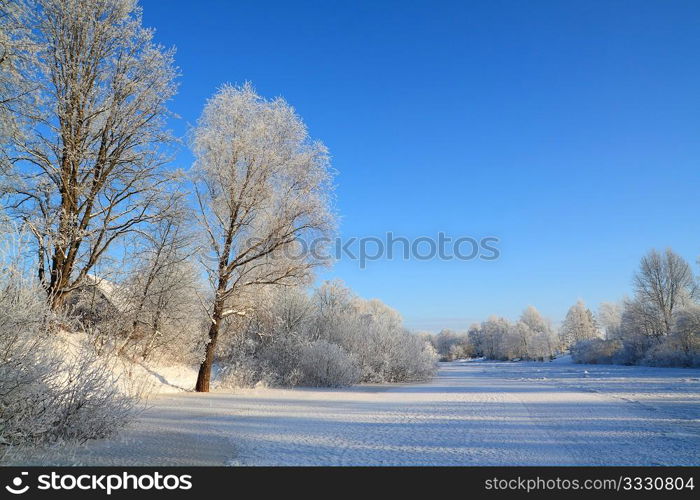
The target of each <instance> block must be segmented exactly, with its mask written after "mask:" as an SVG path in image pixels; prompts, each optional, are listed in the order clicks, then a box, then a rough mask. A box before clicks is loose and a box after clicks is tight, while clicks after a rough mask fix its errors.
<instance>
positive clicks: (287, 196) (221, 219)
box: [193, 84, 334, 392]
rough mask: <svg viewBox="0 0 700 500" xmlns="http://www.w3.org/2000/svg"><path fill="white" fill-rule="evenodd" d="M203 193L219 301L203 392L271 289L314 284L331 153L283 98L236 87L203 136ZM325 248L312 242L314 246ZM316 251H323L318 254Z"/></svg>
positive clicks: (225, 92) (199, 157)
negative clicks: (228, 328)
mask: <svg viewBox="0 0 700 500" xmlns="http://www.w3.org/2000/svg"><path fill="white" fill-rule="evenodd" d="M193 150H194V154H195V157H196V161H195V165H194V171H195V175H196V181H195V183H196V195H197V203H198V205H199V212H200V214H199V215H200V222H201V226H202V228H203V230H204V233H205V234H204V237H205V239H206V240H207V243H208V244H207V247H208V250H209V251H208V253H207V255H206V256H205V257H206V258H205V259H204V262H206V263H207V264H208V265H207V267H208V271H209V276H210V282H211V285H212V288H213V298H212V303H211V308H210V311H209V314H210V320H211V324H210V326H209V340H208V344H207V346H206V351H205V356H204V360H203V362H202V364H201V367H200V370H199V376H198V378H197V384H196V390H197V391H200V392H206V391H208V390H209V382H210V377H211V368H212V364H213V361H214V357H215V354H216V345H217V340H218V337H219V333H220V331H221V324H222V322H223V321H224V320H225V319H226V317H228V316H231V315H245V314H246V309H247V307H248V306H249V302H250V300H252V299H251V298H250V297H253V296H254V295H255V291H256V290H258V289H260V288H261V287H267V286H292V285H297V284H299V283H300V282H304V281H306V280H308V279H309V277H310V276H311V273H312V270H313V269H314V268H315V267H316V266H318V265H320V264H322V263H324V262H325V260H326V259H324V257H323V254H324V252H323V249H322V246H323V245H318V243H319V242H323V241H324V240H325V241H328V239H327V237H328V236H329V233H330V232H331V231H332V230H333V228H334V216H333V213H332V210H331V191H332V175H331V170H330V163H329V157H328V152H327V150H326V148H325V146H324V145H323V144H321V143H320V142H317V141H313V140H311V139H310V137H309V134H308V131H307V129H306V126H305V125H304V123H303V122H302V120H301V118H300V117H299V116H298V115H297V114H296V112H295V111H294V109H293V108H292V107H291V106H290V105H289V104H287V103H286V102H285V101H284V100H283V99H281V98H277V99H273V100H267V99H263V98H262V97H260V96H259V95H258V94H257V93H256V92H255V90H254V89H253V88H252V86H251V85H249V84H246V85H244V86H242V87H234V86H230V85H226V86H224V87H222V88H221V90H219V91H218V92H217V93H216V94H215V95H214V96H213V97H212V98H211V99H210V100H209V101H208V102H207V104H206V106H205V108H204V112H203V113H202V116H201V117H200V119H199V121H198V123H197V126H196V128H195V129H194V131H193ZM312 242H313V243H315V244H313V245H312V244H311V243H312ZM312 250H313V251H312Z"/></svg>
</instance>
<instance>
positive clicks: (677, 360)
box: [642, 335, 700, 367]
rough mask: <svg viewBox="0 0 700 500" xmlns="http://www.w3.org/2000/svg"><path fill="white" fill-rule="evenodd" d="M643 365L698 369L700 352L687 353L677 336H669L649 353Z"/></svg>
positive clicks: (696, 350) (697, 350)
mask: <svg viewBox="0 0 700 500" xmlns="http://www.w3.org/2000/svg"><path fill="white" fill-rule="evenodd" d="M642 364H645V365H649V366H676V367H698V366H700V350H699V349H695V350H693V351H691V352H686V351H685V350H684V349H683V347H682V345H681V342H680V339H679V338H678V337H677V336H676V335H669V336H668V337H666V338H664V339H663V340H662V341H661V342H659V344H657V345H655V346H654V347H652V348H651V349H649V350H648V351H647V353H646V356H644V359H643V360H642Z"/></svg>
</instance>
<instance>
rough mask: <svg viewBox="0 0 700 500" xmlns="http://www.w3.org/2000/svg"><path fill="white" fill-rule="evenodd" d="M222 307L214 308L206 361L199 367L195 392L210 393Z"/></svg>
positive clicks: (205, 355) (205, 356)
mask: <svg viewBox="0 0 700 500" xmlns="http://www.w3.org/2000/svg"><path fill="white" fill-rule="evenodd" d="M220 311H221V307H220V306H219V305H218V304H217V305H216V306H215V307H214V314H213V315H212V323H211V326H210V327H209V343H208V344H207V348H206V352H205V354H204V361H202V364H201V366H200V367H199V374H198V375H197V385H196V386H195V388H194V390H195V391H197V392H209V381H210V380H211V367H212V365H213V364H214V354H215V353H216V341H217V339H218V337H219V325H220V324H221V312H220Z"/></svg>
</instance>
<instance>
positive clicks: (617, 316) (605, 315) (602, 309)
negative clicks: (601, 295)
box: [597, 302, 622, 339]
mask: <svg viewBox="0 0 700 500" xmlns="http://www.w3.org/2000/svg"><path fill="white" fill-rule="evenodd" d="M597 317H598V320H597V323H598V324H599V325H600V327H601V328H602V329H603V332H604V333H605V338H606V339H616V338H619V337H620V325H621V324H622V303H620V302H603V303H602V304H600V306H599V307H598V314H597Z"/></svg>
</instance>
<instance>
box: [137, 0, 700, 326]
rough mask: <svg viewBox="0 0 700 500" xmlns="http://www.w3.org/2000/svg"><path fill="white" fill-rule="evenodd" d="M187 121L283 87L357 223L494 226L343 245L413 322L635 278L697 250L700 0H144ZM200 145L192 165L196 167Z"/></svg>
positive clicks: (369, 232)
mask: <svg viewBox="0 0 700 500" xmlns="http://www.w3.org/2000/svg"><path fill="white" fill-rule="evenodd" d="M141 4H142V6H143V9H144V20H145V24H146V25H147V26H151V27H154V28H156V30H157V33H156V39H157V41H158V42H159V43H162V44H164V45H166V46H171V45H175V46H176V47H177V56H176V60H177V64H178V65H179V67H180V68H181V71H182V74H183V76H182V78H181V79H180V85H181V86H180V92H179V94H178V96H177V97H176V99H175V100H174V102H173V103H172V109H173V111H174V112H176V113H177V114H179V115H180V117H181V119H180V120H177V121H174V122H173V128H174V130H175V131H176V132H177V133H178V134H184V132H185V131H186V127H187V124H188V123H189V124H192V123H194V122H195V121H196V119H197V117H198V116H199V113H200V112H201V109H202V106H203V104H204V102H205V100H206V98H207V97H209V96H210V95H211V94H212V93H213V92H214V91H215V90H216V89H217V87H218V86H219V85H221V84H222V83H224V82H231V83H243V82H244V81H246V80H250V81H252V82H253V84H254V85H255V86H256V88H257V90H258V91H259V93H261V94H262V95H265V96H269V97H274V96H280V95H281V96H283V97H284V98H286V99H287V100H288V101H289V102H290V103H291V104H292V105H293V106H295V108H296V109H297V110H298V112H299V114H300V115H301V116H302V117H303V118H304V120H305V121H306V123H307V124H308V126H309V129H310V132H311V134H312V135H313V136H314V137H316V138H318V139H321V140H323V141H324V142H325V143H326V145H327V146H328V147H329V148H330V151H331V154H332V156H333V165H334V167H335V169H337V171H338V176H337V179H336V184H337V192H336V195H337V211H338V212H339V214H340V216H341V223H340V235H341V237H343V238H349V237H357V236H382V235H384V234H385V233H386V232H387V231H392V232H394V233H395V234H396V235H401V236H406V237H408V238H416V237H419V236H433V237H435V236H436V235H437V233H438V232H444V233H446V234H448V235H451V236H453V237H459V236H463V235H470V236H475V237H482V236H496V237H498V238H499V239H500V243H499V245H498V246H499V248H500V250H501V256H500V258H499V259H498V260H497V261H492V262H484V261H468V262H465V261H455V260H452V261H439V260H431V261H416V260H413V261H408V262H406V261H402V260H393V261H387V260H380V261H375V262H370V263H368V266H367V268H366V269H364V270H361V269H359V266H358V263H357V262H355V261H351V260H341V261H340V262H338V263H337V264H336V265H335V266H334V268H333V269H332V270H330V271H328V272H324V273H323V275H322V278H324V279H326V278H341V279H343V280H344V281H345V282H346V283H347V284H348V285H349V286H351V287H352V288H353V289H354V290H355V291H356V292H357V293H358V294H360V295H362V296H365V297H377V298H380V299H382V300H383V301H385V302H386V303H388V304H389V305H391V306H393V307H395V308H397V309H398V310H399V311H400V312H401V313H402V314H403V316H404V318H405V320H406V323H407V325H408V326H410V327H413V328H426V329H432V330H438V329H440V328H441V327H451V328H466V327H468V325H469V324H470V323H471V322H473V321H477V320H480V319H483V318H485V317H486V316H488V315H490V314H499V315H503V316H506V317H511V318H512V317H516V316H517V315H518V314H519V312H520V311H521V310H522V309H523V308H525V307H526V306H527V305H530V304H532V305H535V306H536V307H537V308H538V309H540V310H541V311H542V312H543V313H544V314H546V315H548V316H549V317H551V318H552V319H553V320H554V321H558V320H560V319H561V317H562V316H563V315H564V314H565V312H566V310H567V308H568V307H569V306H570V305H571V304H572V303H574V302H575V301H576V300H577V299H579V298H581V299H584V300H585V301H586V302H587V303H588V304H589V305H590V306H591V307H593V308H595V307H597V305H598V304H599V303H600V302H604V301H610V300H616V299H618V298H620V297H622V296H623V295H624V294H627V293H629V292H630V289H631V286H630V285H631V279H632V274H633V272H634V270H635V268H636V266H637V263H638V260H639V258H640V257H641V255H642V254H643V253H644V252H646V251H647V250H649V249H650V248H653V247H657V248H665V247H668V246H670V247H673V248H674V249H675V250H676V251H678V252H679V253H680V254H681V255H683V256H684V257H686V258H687V259H688V260H691V261H692V262H693V263H694V267H695V269H696V270H697V269H698V266H697V265H695V260H696V258H697V257H698V255H700V230H699V229H700V227H699V223H698V221H699V217H698V215H699V214H700V196H698V188H699V187H700V182H698V180H699V178H700V168H699V167H700V164H699V163H700V29H698V26H699V25H700V2H697V1H653V2H651V1H631V0H630V1H610V0H608V1H604V2H603V1H591V0H586V1H575V0H571V1H566V2H562V1H541V0H532V1H515V0H513V1H480V2H473V1H472V2H469V1H468V2H458V1H454V2H434V1H433V2H431V1H420V2H409V1H354V2H350V1H347V2H334V1H321V0H318V1H284V2H274V1H268V2H253V1H249V2H246V1H211V0H209V1H207V0H201V1H198V2H196V3H192V2H191V1H181V0H170V1H167V2H166V1H162V0H143V1H142V2H141ZM190 162H191V157H190V155H189V154H188V153H187V152H186V151H183V152H181V154H180V155H179V156H178V158H177V164H178V166H182V167H185V168H186V167H188V166H189V164H190Z"/></svg>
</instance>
